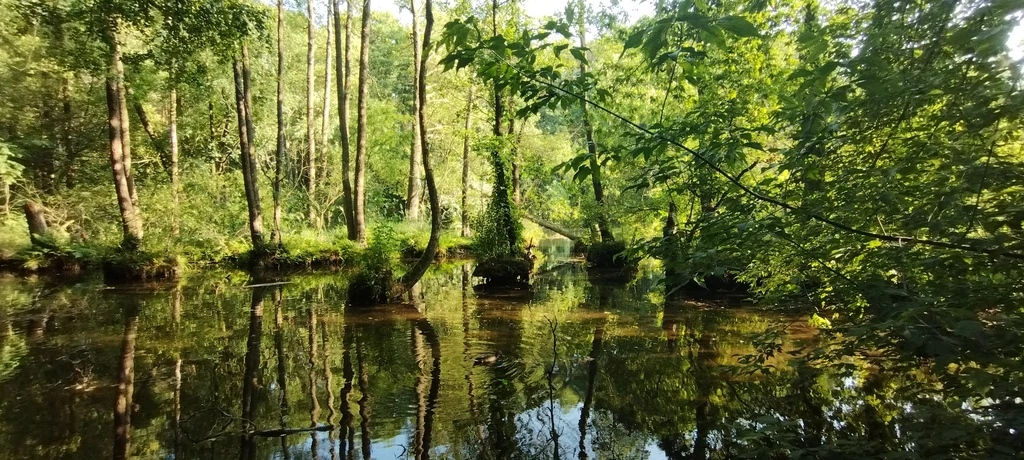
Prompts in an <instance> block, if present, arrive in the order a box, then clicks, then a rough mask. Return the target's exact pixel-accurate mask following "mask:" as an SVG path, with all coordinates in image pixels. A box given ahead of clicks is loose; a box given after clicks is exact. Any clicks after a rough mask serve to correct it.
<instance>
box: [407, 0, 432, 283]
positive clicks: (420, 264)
mask: <svg viewBox="0 0 1024 460" xmlns="http://www.w3.org/2000/svg"><path fill="white" fill-rule="evenodd" d="M414 1H415V0H414ZM433 28H434V6H433V4H432V2H431V0H427V2H426V25H425V26H424V29H423V56H422V57H421V58H420V59H421V60H420V72H419V82H418V83H417V84H418V85H419V92H418V93H417V94H418V96H419V104H417V107H416V118H417V119H418V120H419V123H420V126H422V127H426V126H427V115H426V111H427V72H426V69H427V58H428V57H429V56H430V32H431V31H432V29H433ZM420 143H421V150H422V154H423V173H424V176H425V178H426V181H427V196H428V197H429V199H430V239H429V240H427V249H426V250H425V251H423V254H422V255H421V256H420V260H418V261H416V264H415V265H413V266H412V268H410V269H409V272H408V273H406V274H405V276H403V277H402V284H404V285H405V286H406V287H412V285H414V284H416V283H417V282H418V281H419V280H420V278H422V277H423V274H424V273H426V272H427V268H429V267H430V264H431V263H433V261H434V255H436V254H437V246H438V241H439V240H440V238H441V202H440V199H439V198H438V196H437V185H436V184H435V183H434V168H433V167H432V166H431V165H430V142H429V141H428V140H427V136H426V133H425V132H424V135H423V136H421V138H420Z"/></svg>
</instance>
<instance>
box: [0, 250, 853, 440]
mask: <svg viewBox="0 0 1024 460" xmlns="http://www.w3.org/2000/svg"><path fill="white" fill-rule="evenodd" d="M551 260H553V261H551ZM470 273H471V265H470V263H461V262H460V263H448V264H443V265H439V266H437V267H434V268H433V269H432V271H431V272H430V273H429V274H428V276H427V277H426V278H425V279H424V281H423V282H421V284H420V287H419V288H418V289H416V290H415V291H414V292H413V293H412V298H411V300H410V301H408V302H407V303H405V304H401V305H389V306H383V307H379V308H373V309H362V310H354V309H351V308H348V309H346V308H345V306H344V305H345V285H346V275H345V274H344V273H322V274H316V275H306V276H301V277H294V278H291V279H289V280H288V281H289V283H288V284H281V285H276V286H264V287H255V288H254V287H245V286H246V285H247V284H251V283H252V282H253V281H252V280H248V279H239V278H240V277H244V275H242V276H240V275H238V274H234V275H230V274H226V273H205V274H200V275H196V276H193V277H191V278H189V279H188V280H186V281H185V282H183V283H182V284H179V285H173V286H158V287H153V286H149V287H127V288H116V289H110V288H105V287H104V286H102V284H100V283H99V282H96V281H86V282H83V283H79V284H76V285H71V286H68V285H55V284H52V283H48V282H44V281H40V280H37V281H32V280H24V279H14V278H8V279H2V280H0V291H2V292H3V294H2V297H0V302H2V305H0V341H2V350H3V355H2V356H0V395H2V396H0V458H47V459H51V458H110V457H114V458H118V457H122V458H123V457H132V458H161V459H169V458H198V459H214V458H217V459H220V458H243V459H244V458H258V459H269V458H293V459H299V458H320V459H337V458H380V459H391V458H405V457H418V458H426V457H434V458H491V459H504V458H539V457H544V458H570V457H571V458H684V457H686V458H705V457H716V458H730V457H734V456H735V455H737V454H740V453H743V452H745V451H747V450H748V448H749V447H750V446H748V445H746V444H744V441H743V439H744V436H746V435H745V434H744V429H745V428H744V427H746V429H748V431H756V426H755V425H754V424H753V423H754V422H752V421H751V420H754V419H755V417H757V416H764V414H770V413H773V411H774V409H773V408H771V407H765V406H766V405H773V404H780V401H786V400H787V399H786V398H791V397H792V396H794V395H793V394H790V393H793V392H795V391H794V390H792V389H790V388H788V387H786V384H784V383H783V384H779V383H774V384H773V383H772V382H771V381H768V380H760V379H759V378H758V377H753V376H746V377H743V376H739V377H737V376H734V375H733V374H731V373H729V372H728V371H729V369H730V368H733V369H734V368H736V367H737V366H738V362H739V355H742V354H747V353H751V352H753V348H752V347H751V346H750V345H749V337H748V335H749V334H751V333H756V332H759V331H763V330H765V329H766V328H768V327H772V326H776V325H778V324H787V325H788V326H789V327H788V329H787V331H788V333H787V335H785V336H784V337H783V339H782V343H783V348H784V349H786V350H792V349H794V348H796V347H798V346H799V345H800V344H801V343H802V342H804V341H806V340H813V334H812V333H811V332H809V329H808V328H807V327H806V322H805V321H802V320H793V319H789V318H783V317H781V316H779V315H777V314H768V313H763V312H759V311H755V310H753V309H752V308H751V307H749V306H740V307H737V306H736V305H731V306H730V305H725V304H720V303H715V302H696V301H674V302H668V303H666V302H665V301H663V300H662V297H661V294H660V293H661V292H662V288H661V287H659V286H658V285H657V278H656V276H655V275H647V274H641V275H639V276H637V277H636V278H635V279H633V280H630V281H628V282H622V281H618V282H616V281H609V280H603V279H595V278H593V277H589V276H588V274H587V272H586V270H585V269H584V268H583V266H582V265H581V264H579V263H574V262H571V261H570V262H567V261H565V260H560V259H558V258H549V262H548V263H547V264H546V265H545V266H544V267H542V268H541V269H540V273H539V274H538V276H537V277H536V278H535V282H534V289H533V291H532V293H529V294H522V293H520V294H515V295H509V294H505V295H498V296H494V295H485V294H478V293H476V292H475V291H474V289H473V284H474V280H473V279H472V278H471V276H470ZM780 365H784V364H782V363H781V362H780ZM840 383H841V382H840ZM311 427H315V429H312V430H311ZM748 434H749V433H748Z"/></svg>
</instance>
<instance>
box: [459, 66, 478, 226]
mask: <svg viewBox="0 0 1024 460" xmlns="http://www.w3.org/2000/svg"><path fill="white" fill-rule="evenodd" d="M474 89H476V88H475V87H474V86H473V85H470V86H469V97H468V98H467V100H466V125H465V133H463V138H462V236H463V237H466V238H468V237H469V147H470V145H469V143H470V140H471V139H470V133H471V131H470V130H471V129H472V128H471V124H472V122H473V90H474Z"/></svg>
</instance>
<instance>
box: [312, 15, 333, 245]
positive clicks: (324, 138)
mask: <svg viewBox="0 0 1024 460" xmlns="http://www.w3.org/2000/svg"><path fill="white" fill-rule="evenodd" d="M327 12H328V14H327V21H325V22H326V23H327V26H326V29H327V39H326V40H325V43H324V56H325V57H324V104H323V113H322V114H321V118H320V154H321V155H323V168H322V171H323V172H322V173H321V174H320V176H321V179H320V180H321V181H323V182H327V171H328V169H327V160H328V155H327V142H328V141H329V140H330V138H331V131H330V129H329V128H328V127H329V126H330V122H331V29H332V28H331V20H332V17H333V16H334V3H333V2H332V0H328V1H327ZM315 203H316V204H317V207H318V208H319V202H315ZM318 211H319V209H318ZM315 224H316V225H317V226H318V227H319V226H321V225H322V224H323V222H322V220H321V218H320V216H319V215H318V216H316V221H315Z"/></svg>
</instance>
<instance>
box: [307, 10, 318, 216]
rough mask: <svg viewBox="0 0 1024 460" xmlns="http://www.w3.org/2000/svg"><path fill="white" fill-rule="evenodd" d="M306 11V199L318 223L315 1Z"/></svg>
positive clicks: (311, 213)
mask: <svg viewBox="0 0 1024 460" xmlns="http://www.w3.org/2000/svg"><path fill="white" fill-rule="evenodd" d="M306 11H307V16H308V21H309V24H308V26H307V27H306V30H307V31H308V37H309V38H308V39H307V40H306V199H307V200H308V208H307V209H308V211H309V213H308V218H309V223H310V224H314V223H315V221H316V210H315V206H314V202H315V201H316V198H315V197H316V129H315V128H314V124H313V123H314V122H315V115H314V114H313V97H314V95H315V94H316V93H315V88H314V86H313V80H314V78H313V72H314V70H315V68H314V66H313V52H314V49H313V48H314V47H313V34H314V33H315V31H316V24H315V23H314V21H313V0H306Z"/></svg>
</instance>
